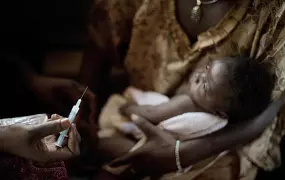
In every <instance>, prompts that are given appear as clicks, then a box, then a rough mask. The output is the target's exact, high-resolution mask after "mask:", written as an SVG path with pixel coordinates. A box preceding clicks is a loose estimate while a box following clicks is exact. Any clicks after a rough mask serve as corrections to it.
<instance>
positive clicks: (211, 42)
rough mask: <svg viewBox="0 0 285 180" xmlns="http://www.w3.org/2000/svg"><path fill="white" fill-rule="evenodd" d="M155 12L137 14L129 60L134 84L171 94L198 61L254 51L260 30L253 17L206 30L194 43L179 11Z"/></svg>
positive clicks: (128, 66) (129, 71)
mask: <svg viewBox="0 0 285 180" xmlns="http://www.w3.org/2000/svg"><path fill="white" fill-rule="evenodd" d="M145 11H147V10H145ZM152 13H153V14H152V16H146V14H148V13H142V12H140V13H139V14H137V16H136V18H135V20H134V28H133V32H132V37H131V43H130V46H129V51H128V53H127V56H126V59H125V65H126V68H127V71H128V73H129V75H130V80H131V84H132V85H134V86H137V87H139V88H142V89H148V90H155V91H158V92H161V93H168V92H170V91H174V90H175V89H176V88H177V87H178V86H179V85H180V84H181V82H182V80H183V78H184V77H185V76H186V73H187V72H188V70H189V68H191V67H193V66H194V65H195V64H196V62H198V61H200V60H202V59H205V58H210V59H215V58H220V57H224V56H235V55H239V54H244V53H250V51H251V46H252V43H253V37H254V34H255V32H256V22H255V21H253V20H252V19H247V18H245V21H244V22H243V23H240V24H238V25H237V23H236V24H231V23H229V24H228V26H226V27H225V28H228V29H222V30H221V29H219V30H214V31H210V32H207V33H203V34H202V35H199V36H198V40H197V42H196V43H193V44H191V43H190V41H189V39H188V37H187V35H186V33H185V31H183V29H182V27H181V25H180V24H179V23H178V21H177V19H176V16H175V14H174V15H169V11H166V10H165V9H163V8H162V7H161V9H159V8H158V9H156V11H152ZM229 26H230V28H229ZM222 28H223V27H222Z"/></svg>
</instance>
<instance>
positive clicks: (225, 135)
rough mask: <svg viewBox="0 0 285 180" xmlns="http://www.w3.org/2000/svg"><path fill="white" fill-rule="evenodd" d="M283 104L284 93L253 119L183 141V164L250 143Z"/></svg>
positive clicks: (269, 122)
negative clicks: (198, 137)
mask: <svg viewBox="0 0 285 180" xmlns="http://www.w3.org/2000/svg"><path fill="white" fill-rule="evenodd" d="M283 104H284V95H283V96H282V97H281V98H280V99H279V100H277V101H274V102H273V103H272V104H270V105H269V107H268V108H267V109H266V110H265V111H264V112H263V113H262V114H261V115H259V116H258V117H256V118H255V119H253V120H249V121H246V122H244V123H240V124H237V125H232V126H229V127H226V128H225V129H223V130H221V131H219V132H216V133H214V134H211V135H209V136H206V137H203V138H201V139H196V140H191V141H186V142H183V143H182V146H181V161H182V164H183V165H185V166H188V165H190V164H193V163H195V162H197V161H199V160H202V159H204V158H207V157H210V156H212V155H215V154H218V153H220V152H222V151H224V150H227V149H231V148H235V147H236V146H238V145H244V144H247V143H250V142H251V141H253V140H254V139H256V138H258V137H259V136H260V135H261V134H262V132H263V131H264V130H265V129H266V127H268V126H269V125H270V124H271V123H272V122H273V120H274V118H275V117H276V115H277V113H278V111H279V110H280V108H281V107H282V105H283Z"/></svg>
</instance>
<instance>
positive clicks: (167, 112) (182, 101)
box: [121, 95, 201, 124]
mask: <svg viewBox="0 0 285 180" xmlns="http://www.w3.org/2000/svg"><path fill="white" fill-rule="evenodd" d="M121 110H122V113H123V114H125V115H127V116H130V115H131V114H137V115H140V116H142V117H145V118H147V119H148V120H150V121H151V122H152V123H154V124H159V123H160V122H162V121H164V120H166V119H169V118H171V117H174V116H177V115H180V114H183V113H186V112H199V111H201V110H200V109H199V108H197V107H196V106H195V104H194V103H193V101H192V100H191V98H190V97H189V96H188V95H176V96H174V97H172V98H171V99H170V101H169V102H166V103H162V104H160V105H156V106H151V105H141V106H139V105H127V106H124V107H122V109H121Z"/></svg>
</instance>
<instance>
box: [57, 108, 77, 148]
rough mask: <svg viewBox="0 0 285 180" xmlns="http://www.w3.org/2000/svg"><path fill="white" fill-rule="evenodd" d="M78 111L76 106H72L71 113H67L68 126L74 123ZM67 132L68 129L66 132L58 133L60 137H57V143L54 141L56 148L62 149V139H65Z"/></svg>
mask: <svg viewBox="0 0 285 180" xmlns="http://www.w3.org/2000/svg"><path fill="white" fill-rule="evenodd" d="M78 111H79V108H78V106H73V107H72V109H71V112H70V113H69V116H68V119H69V122H70V124H72V123H73V121H74V119H75V117H76V115H77V113H78ZM68 131H69V128H68V129H66V130H64V131H62V132H61V133H60V135H59V137H58V139H57V141H56V146H58V147H62V143H63V141H64V138H65V137H66V135H67V134H68Z"/></svg>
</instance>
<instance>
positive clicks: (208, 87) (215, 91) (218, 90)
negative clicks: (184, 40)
mask: <svg viewBox="0 0 285 180" xmlns="http://www.w3.org/2000/svg"><path fill="white" fill-rule="evenodd" d="M228 77H229V69H228V65H227V64H226V63H225V60H223V59H218V60H205V61H201V62H200V63H198V64H197V66H196V68H195V69H194V70H193V72H192V73H191V75H190V78H189V88H190V89H189V90H190V91H189V92H190V96H191V98H192V99H193V100H194V102H195V103H197V105H198V106H200V107H202V108H204V109H205V110H207V111H209V112H213V113H215V112H222V111H223V110H224V108H225V106H227V105H226V101H225V100H226V97H230V96H231V94H230V92H231V91H230V83H229V78H228Z"/></svg>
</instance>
